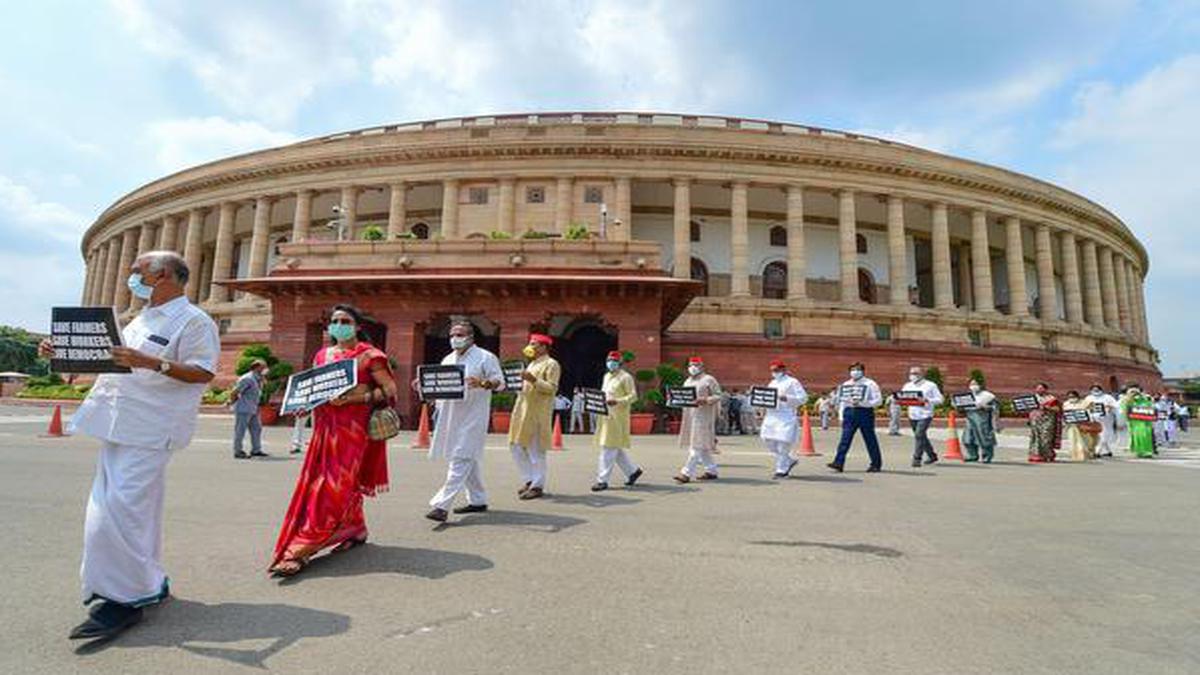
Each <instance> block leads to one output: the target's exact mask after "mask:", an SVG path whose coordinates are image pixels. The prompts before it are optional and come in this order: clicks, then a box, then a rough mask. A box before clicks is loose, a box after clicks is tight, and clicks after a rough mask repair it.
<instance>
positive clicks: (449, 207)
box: [442, 178, 458, 239]
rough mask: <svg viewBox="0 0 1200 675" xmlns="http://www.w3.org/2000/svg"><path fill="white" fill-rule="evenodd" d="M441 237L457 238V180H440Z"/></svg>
mask: <svg viewBox="0 0 1200 675" xmlns="http://www.w3.org/2000/svg"><path fill="white" fill-rule="evenodd" d="M442 238H444V239H458V180H457V179H454V178H447V179H446V180H444V181H442Z"/></svg>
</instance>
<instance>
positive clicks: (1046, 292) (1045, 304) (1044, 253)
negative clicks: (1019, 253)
mask: <svg viewBox="0 0 1200 675" xmlns="http://www.w3.org/2000/svg"><path fill="white" fill-rule="evenodd" d="M1034 241H1035V243H1036V246H1037V271H1038V305H1039V306H1040V307H1041V316H1040V317H1039V318H1040V319H1041V320H1042V321H1058V289H1057V288H1055V286H1054V249H1053V248H1052V247H1051V242H1050V226H1049V225H1047V224H1045V223H1038V226H1037V235H1036V239H1035V240H1034Z"/></svg>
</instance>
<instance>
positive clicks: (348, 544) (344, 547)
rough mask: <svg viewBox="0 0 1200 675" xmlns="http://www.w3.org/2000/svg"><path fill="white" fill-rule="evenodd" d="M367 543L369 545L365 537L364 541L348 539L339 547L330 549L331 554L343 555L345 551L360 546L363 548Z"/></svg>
mask: <svg viewBox="0 0 1200 675" xmlns="http://www.w3.org/2000/svg"><path fill="white" fill-rule="evenodd" d="M365 543H367V538H366V537H363V538H362V539H347V540H346V541H343V542H342V543H340V544H338V545H337V546H334V547H333V548H332V549H330V551H329V552H330V553H342V552H343V551H349V550H350V549H352V548H358V547H359V546H362V545H363V544H365Z"/></svg>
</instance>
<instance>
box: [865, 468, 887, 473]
mask: <svg viewBox="0 0 1200 675" xmlns="http://www.w3.org/2000/svg"><path fill="white" fill-rule="evenodd" d="M880 471H883V467H881V466H868V467H867V473H879V472H880Z"/></svg>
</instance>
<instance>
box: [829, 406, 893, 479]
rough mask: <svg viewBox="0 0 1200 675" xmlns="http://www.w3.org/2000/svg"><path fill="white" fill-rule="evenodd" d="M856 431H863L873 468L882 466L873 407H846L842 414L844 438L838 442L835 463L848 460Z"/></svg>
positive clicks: (840, 464)
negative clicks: (848, 453)
mask: <svg viewBox="0 0 1200 675" xmlns="http://www.w3.org/2000/svg"><path fill="white" fill-rule="evenodd" d="M855 432H861V433H862V437H863V441H865V442H866V444H867V455H869V456H870V457H871V468H876V469H877V468H880V467H882V466H883V457H882V456H881V455H880V454H879V439H878V438H876V437H875V411H874V410H873V409H872V408H846V410H845V412H844V413H843V414H842V440H841V441H839V442H838V449H837V457H835V458H834V459H833V463H834V464H836V465H838V466H842V465H843V464H844V463H845V462H846V453H847V452H849V450H850V443H851V442H852V441H854V434H855Z"/></svg>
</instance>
